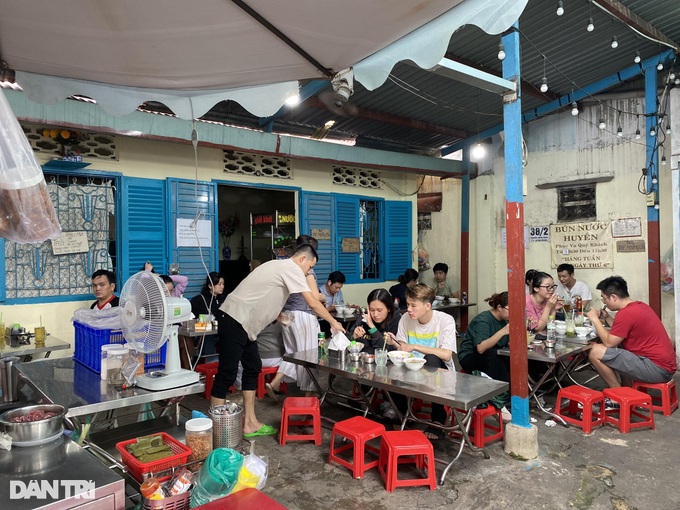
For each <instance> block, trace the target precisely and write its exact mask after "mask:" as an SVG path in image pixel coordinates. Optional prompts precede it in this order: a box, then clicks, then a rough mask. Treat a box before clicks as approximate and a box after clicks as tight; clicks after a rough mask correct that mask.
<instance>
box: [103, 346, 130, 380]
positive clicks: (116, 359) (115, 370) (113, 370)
mask: <svg viewBox="0 0 680 510" xmlns="http://www.w3.org/2000/svg"><path fill="white" fill-rule="evenodd" d="M129 352H130V350H129V349H128V348H127V347H123V346H122V345H120V346H118V347H115V348H113V349H109V350H108V351H107V352H106V372H107V375H106V380H107V381H108V383H109V384H123V383H124V382H125V377H124V376H123V372H122V370H121V369H122V368H123V364H124V363H125V361H126V360H127V357H128V355H129Z"/></svg>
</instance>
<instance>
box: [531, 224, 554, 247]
mask: <svg viewBox="0 0 680 510" xmlns="http://www.w3.org/2000/svg"><path fill="white" fill-rule="evenodd" d="M549 240H550V228H549V227H547V226H546V227H529V241H530V242H532V243H535V242H538V241H549Z"/></svg>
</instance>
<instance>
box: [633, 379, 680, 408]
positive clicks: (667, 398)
mask: <svg viewBox="0 0 680 510" xmlns="http://www.w3.org/2000/svg"><path fill="white" fill-rule="evenodd" d="M633 389H634V390H638V391H641V392H643V393H647V394H648V395H651V397H652V408H653V409H654V410H655V411H661V412H662V413H663V415H664V416H670V415H671V414H672V413H673V411H675V410H676V409H677V408H678V393H677V390H676V388H675V381H674V380H673V379H671V380H670V381H668V382H665V383H646V382H642V381H635V382H633ZM650 390H653V391H659V392H660V394H661V395H660V396H656V395H654V394H652V393H650Z"/></svg>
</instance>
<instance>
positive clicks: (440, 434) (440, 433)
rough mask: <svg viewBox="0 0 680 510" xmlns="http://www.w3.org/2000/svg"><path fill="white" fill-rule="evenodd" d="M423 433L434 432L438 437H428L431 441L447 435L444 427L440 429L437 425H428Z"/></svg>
mask: <svg viewBox="0 0 680 510" xmlns="http://www.w3.org/2000/svg"><path fill="white" fill-rule="evenodd" d="M423 433H424V434H425V435H426V437H427V434H432V435H433V436H436V437H428V439H429V440H430V441H438V440H440V439H444V438H445V437H446V432H444V431H443V430H442V429H438V428H436V427H426V428H425V430H423Z"/></svg>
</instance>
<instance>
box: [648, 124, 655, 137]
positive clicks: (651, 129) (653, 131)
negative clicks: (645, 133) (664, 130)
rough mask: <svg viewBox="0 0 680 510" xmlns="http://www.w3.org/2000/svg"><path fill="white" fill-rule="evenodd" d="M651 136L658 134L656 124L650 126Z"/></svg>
mask: <svg viewBox="0 0 680 510" xmlns="http://www.w3.org/2000/svg"><path fill="white" fill-rule="evenodd" d="M649 136H656V128H655V127H654V126H652V127H650V128H649Z"/></svg>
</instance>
